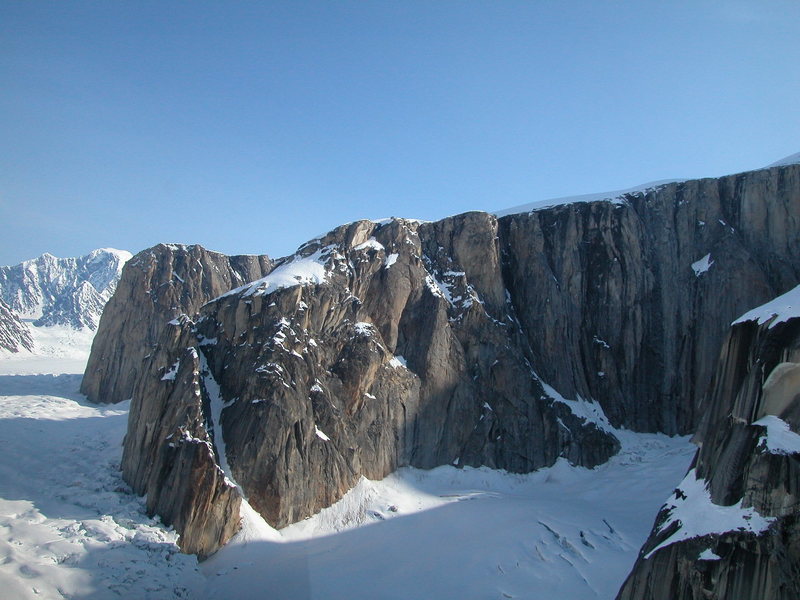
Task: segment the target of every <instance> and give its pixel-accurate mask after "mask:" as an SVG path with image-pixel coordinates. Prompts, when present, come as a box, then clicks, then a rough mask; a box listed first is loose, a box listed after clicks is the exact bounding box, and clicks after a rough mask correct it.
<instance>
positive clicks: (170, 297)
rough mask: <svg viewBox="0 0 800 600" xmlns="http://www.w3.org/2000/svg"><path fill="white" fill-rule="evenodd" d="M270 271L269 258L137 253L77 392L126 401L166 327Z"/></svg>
mask: <svg viewBox="0 0 800 600" xmlns="http://www.w3.org/2000/svg"><path fill="white" fill-rule="evenodd" d="M271 268H272V261H271V260H270V259H269V257H267V256H250V255H243V256H225V255H224V254H220V253H218V252H211V251H209V250H206V249H205V248H202V247H201V246H197V245H193V246H184V245H181V244H159V245H157V246H155V247H153V248H151V249H148V250H143V251H142V252H140V253H138V254H137V255H136V256H134V257H133V258H132V259H131V260H129V261H128V262H127V263H126V265H125V268H124V269H122V278H121V280H120V282H119V285H118V291H117V292H116V293H115V294H114V295H113V296H112V297H111V299H110V300H109V302H108V305H107V307H106V309H105V313H104V316H103V318H102V319H101V320H100V324H99V327H98V330H97V335H96V336H95V339H94V341H93V343H92V352H91V354H90V356H89V361H88V364H87V366H86V374H85V376H84V378H83V381H82V382H81V393H83V394H85V395H86V396H87V397H88V398H89V399H90V400H92V401H94V402H101V403H116V402H121V401H123V400H127V399H128V398H130V397H131V393H132V392H133V386H134V384H135V382H136V381H137V380H138V379H139V377H141V371H142V363H143V361H144V360H145V359H146V358H148V357H149V356H150V354H151V348H152V346H153V344H155V343H156V341H157V338H158V336H159V335H160V332H161V330H162V328H163V326H164V324H165V323H167V322H168V321H171V320H172V319H174V318H176V317H178V316H180V315H181V314H183V313H188V314H194V313H195V312H196V311H197V310H199V309H200V307H201V306H203V305H204V304H205V303H206V302H208V301H209V300H211V299H213V298H215V297H217V296H219V295H221V294H223V293H224V292H226V291H228V290H230V289H231V288H233V287H235V286H238V285H241V284H242V283H245V282H246V281H252V280H254V279H258V278H259V277H262V276H263V275H264V274H265V273H266V272H268V271H269V270H270V269H271Z"/></svg>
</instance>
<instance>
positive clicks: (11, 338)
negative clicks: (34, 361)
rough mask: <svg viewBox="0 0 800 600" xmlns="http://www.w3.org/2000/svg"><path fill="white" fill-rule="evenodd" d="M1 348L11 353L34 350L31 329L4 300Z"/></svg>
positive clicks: (0, 308) (0, 321) (1, 304)
mask: <svg viewBox="0 0 800 600" xmlns="http://www.w3.org/2000/svg"><path fill="white" fill-rule="evenodd" d="M0 348H5V349H6V350H9V351H11V352H19V351H20V350H33V338H32V337H31V331H30V329H29V328H28V326H27V325H26V324H25V323H23V322H22V320H21V319H20V318H19V315H17V313H15V312H14V311H13V310H11V309H10V308H9V307H8V305H7V304H6V303H5V302H3V301H2V300H0Z"/></svg>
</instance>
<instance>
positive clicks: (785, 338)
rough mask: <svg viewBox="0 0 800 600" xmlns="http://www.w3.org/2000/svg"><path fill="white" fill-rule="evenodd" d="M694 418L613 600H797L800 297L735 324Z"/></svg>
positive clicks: (799, 560)
mask: <svg viewBox="0 0 800 600" xmlns="http://www.w3.org/2000/svg"><path fill="white" fill-rule="evenodd" d="M704 408H705V410H706V413H705V414H706V417H705V419H704V421H703V423H702V426H701V427H700V430H699V431H698V433H697V436H696V438H697V442H698V444H699V445H700V449H699V450H698V452H697V455H696V457H695V459H694V463H693V465H692V468H691V470H690V471H689V474H688V475H687V476H686V478H685V479H684V481H683V482H682V483H681V484H680V486H679V487H678V488H677V489H676V490H675V494H674V495H673V497H672V498H671V499H670V500H669V501H668V502H667V504H665V505H664V507H663V508H662V509H661V511H660V513H659V515H658V517H657V519H656V524H655V526H654V528H653V531H652V533H651V535H650V537H649V539H648V540H647V541H646V542H645V544H644V546H643V548H642V551H641V553H640V555H639V559H638V560H637V562H636V565H635V567H634V569H633V572H632V573H631V575H630V576H629V577H628V580H627V581H626V582H625V584H624V585H623V587H622V590H621V591H620V594H619V596H618V598H619V600H634V599H636V600H645V599H647V600H661V599H663V600H667V599H669V600H701V599H703V600H705V599H714V600H722V599H736V600H763V599H767V598H769V599H774V600H790V599H794V598H798V597H800V525H799V524H798V516H799V515H800V286H799V287H796V288H794V290H793V291H791V292H789V293H787V294H786V295H784V296H782V297H779V298H777V299H776V300H774V301H772V302H770V303H768V304H767V305H766V306H764V307H761V308H759V309H757V310H756V311H754V312H751V313H748V314H746V315H745V316H744V317H742V318H741V319H739V320H737V322H736V323H735V324H734V326H733V328H732V329H731V331H730V333H729V335H728V336H727V338H726V340H725V343H724V344H723V347H722V352H721V355H720V358H719V363H718V367H717V370H716V374H715V376H714V382H713V385H712V387H711V390H710V392H709V395H708V398H707V401H706V405H705V407H704Z"/></svg>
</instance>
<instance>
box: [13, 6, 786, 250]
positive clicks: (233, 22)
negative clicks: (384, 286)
mask: <svg viewBox="0 0 800 600" xmlns="http://www.w3.org/2000/svg"><path fill="white" fill-rule="evenodd" d="M798 23H800V3H798V2H796V1H793V0H786V1H777V0H775V1H773V0H760V1H753V2H750V1H736V0H733V1H725V2H720V1H715V2H706V1H704V0H693V1H690V2H681V1H676V2H663V1H659V2H650V1H638V2H624V1H615V2H611V1H596V2H580V1H574V2H570V1H561V2H555V1H553V2H549V1H530V2H519V1H503V2H496V1H491V2H489V1H486V2H473V1H458V2H457V1H446V0H445V1H433V0H428V1H425V2H412V1H405V2H399V1H394V2H370V1H357V2H344V1H341V2H339V1H325V2H301V1H291V2H289V1H287V2H261V3H256V2H252V3H249V2H248V3H246V2H162V1H159V2H132V1H131V2H102V1H98V2H79V1H76V2H60V1H59V2H21V1H20V2H12V1H9V0H0V221H1V222H2V236H0V264H14V263H16V262H19V261H20V260H23V259H26V258H31V257H33V256H36V255H39V254H41V253H43V252H45V251H47V252H51V253H53V254H55V255H57V256H76V255H79V254H84V253H86V252H88V251H89V250H91V249H93V248H97V247H104V246H112V247H116V248H122V249H126V250H130V251H132V252H137V251H139V250H141V249H144V248H146V247H149V246H151V245H153V244H155V243H158V242H160V241H165V242H182V243H199V244H202V245H204V246H206V247H208V248H211V249H214V250H219V251H222V252H226V253H267V254H270V255H272V256H280V255H284V254H287V253H290V252H292V251H293V250H294V248H296V247H297V246H298V245H300V244H301V243H302V242H304V241H305V240H307V239H309V238H311V237H313V236H315V235H317V234H320V233H322V232H325V231H327V230H329V229H331V228H333V227H334V226H336V225H338V224H340V223H343V222H348V221H352V220H355V219H359V218H381V217H387V216H393V215H394V216H408V217H415V218H422V219H438V218H441V217H444V216H447V215H450V214H455V213H459V212H464V211H467V210H476V209H478V210H493V209H501V208H505V207H509V206H514V205H517V204H522V203H526V202H533V201H537V200H543V199H546V198H552V197H559V196H565V195H572V194H582V193H590V192H598V191H604V190H614V189H620V188H626V187H630V186H633V185H636V184H639V183H643V182H647V181H652V180H659V179H666V178H673V177H681V178H690V177H703V176H716V175H722V174H727V173H734V172H738V171H743V170H747V169H750V168H757V167H761V166H764V165H766V164H768V163H770V162H773V161H775V160H778V159H780V158H782V157H783V156H785V155H789V154H793V153H795V152H798V151H800V110H798V98H800V69H798V68H797V65H798V64H800V36H798V35H797V25H798Z"/></svg>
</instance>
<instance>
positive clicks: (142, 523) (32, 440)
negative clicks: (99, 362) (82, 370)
mask: <svg viewBox="0 0 800 600" xmlns="http://www.w3.org/2000/svg"><path fill="white" fill-rule="evenodd" d="M40 358H41V357H40ZM42 360H43V361H44V360H45V359H44V358H42ZM73 362H74V361H73ZM6 363H7V361H5V360H3V359H0V366H1V367H4V369H3V370H4V371H5V372H6V373H7V372H8V371H10V370H12V369H11V368H10V367H9V366H8V365H7V364H6ZM13 364H14V365H16V366H17V367H21V370H23V371H32V370H38V369H39V368H47V366H48V365H47V364H46V363H45V362H40V363H38V366H35V367H34V368H32V367H31V366H30V365H28V366H25V365H24V363H23V362H21V361H16V362H13ZM59 364H61V363H60V362H59V360H58V359H53V358H50V365H49V366H50V367H51V368H50V370H51V371H54V370H59V368H58V367H59ZM68 366H69V365H68ZM73 366H74V365H73ZM52 367H55V368H52ZM80 377H81V376H80V375H74V374H61V375H8V374H3V375H0V450H2V452H0V597H2V598H9V599H11V598H14V599H15V600H17V599H28V598H37V599H42V598H44V599H51V598H52V599H60V598H87V599H89V598H90V599H96V600H100V599H106V598H109V599H111V598H141V599H153V600H155V599H164V600H166V599H171V598H202V597H203V596H202V594H203V585H204V580H203V577H202V575H201V574H200V573H199V571H198V567H197V561H196V559H195V558H194V557H192V556H186V555H183V554H180V553H179V552H178V548H177V546H176V544H175V541H176V538H177V536H176V534H175V533H174V532H171V531H169V530H167V529H166V528H164V527H163V526H162V525H161V524H160V523H159V522H158V521H157V520H154V519H150V518H148V517H147V516H146V515H145V514H144V504H143V500H142V499H141V498H139V497H137V496H134V495H133V494H131V493H130V491H129V489H128V488H127V486H126V485H125V483H124V482H123V481H122V479H121V477H120V473H119V461H120V457H121V447H120V443H121V440H122V436H123V435H124V434H125V429H126V426H127V410H128V407H127V403H126V404H123V405H116V406H113V407H98V406H93V405H90V404H89V403H87V402H86V401H85V400H83V399H82V398H81V396H80V395H79V394H78V393H77V389H78V386H79V384H80Z"/></svg>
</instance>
